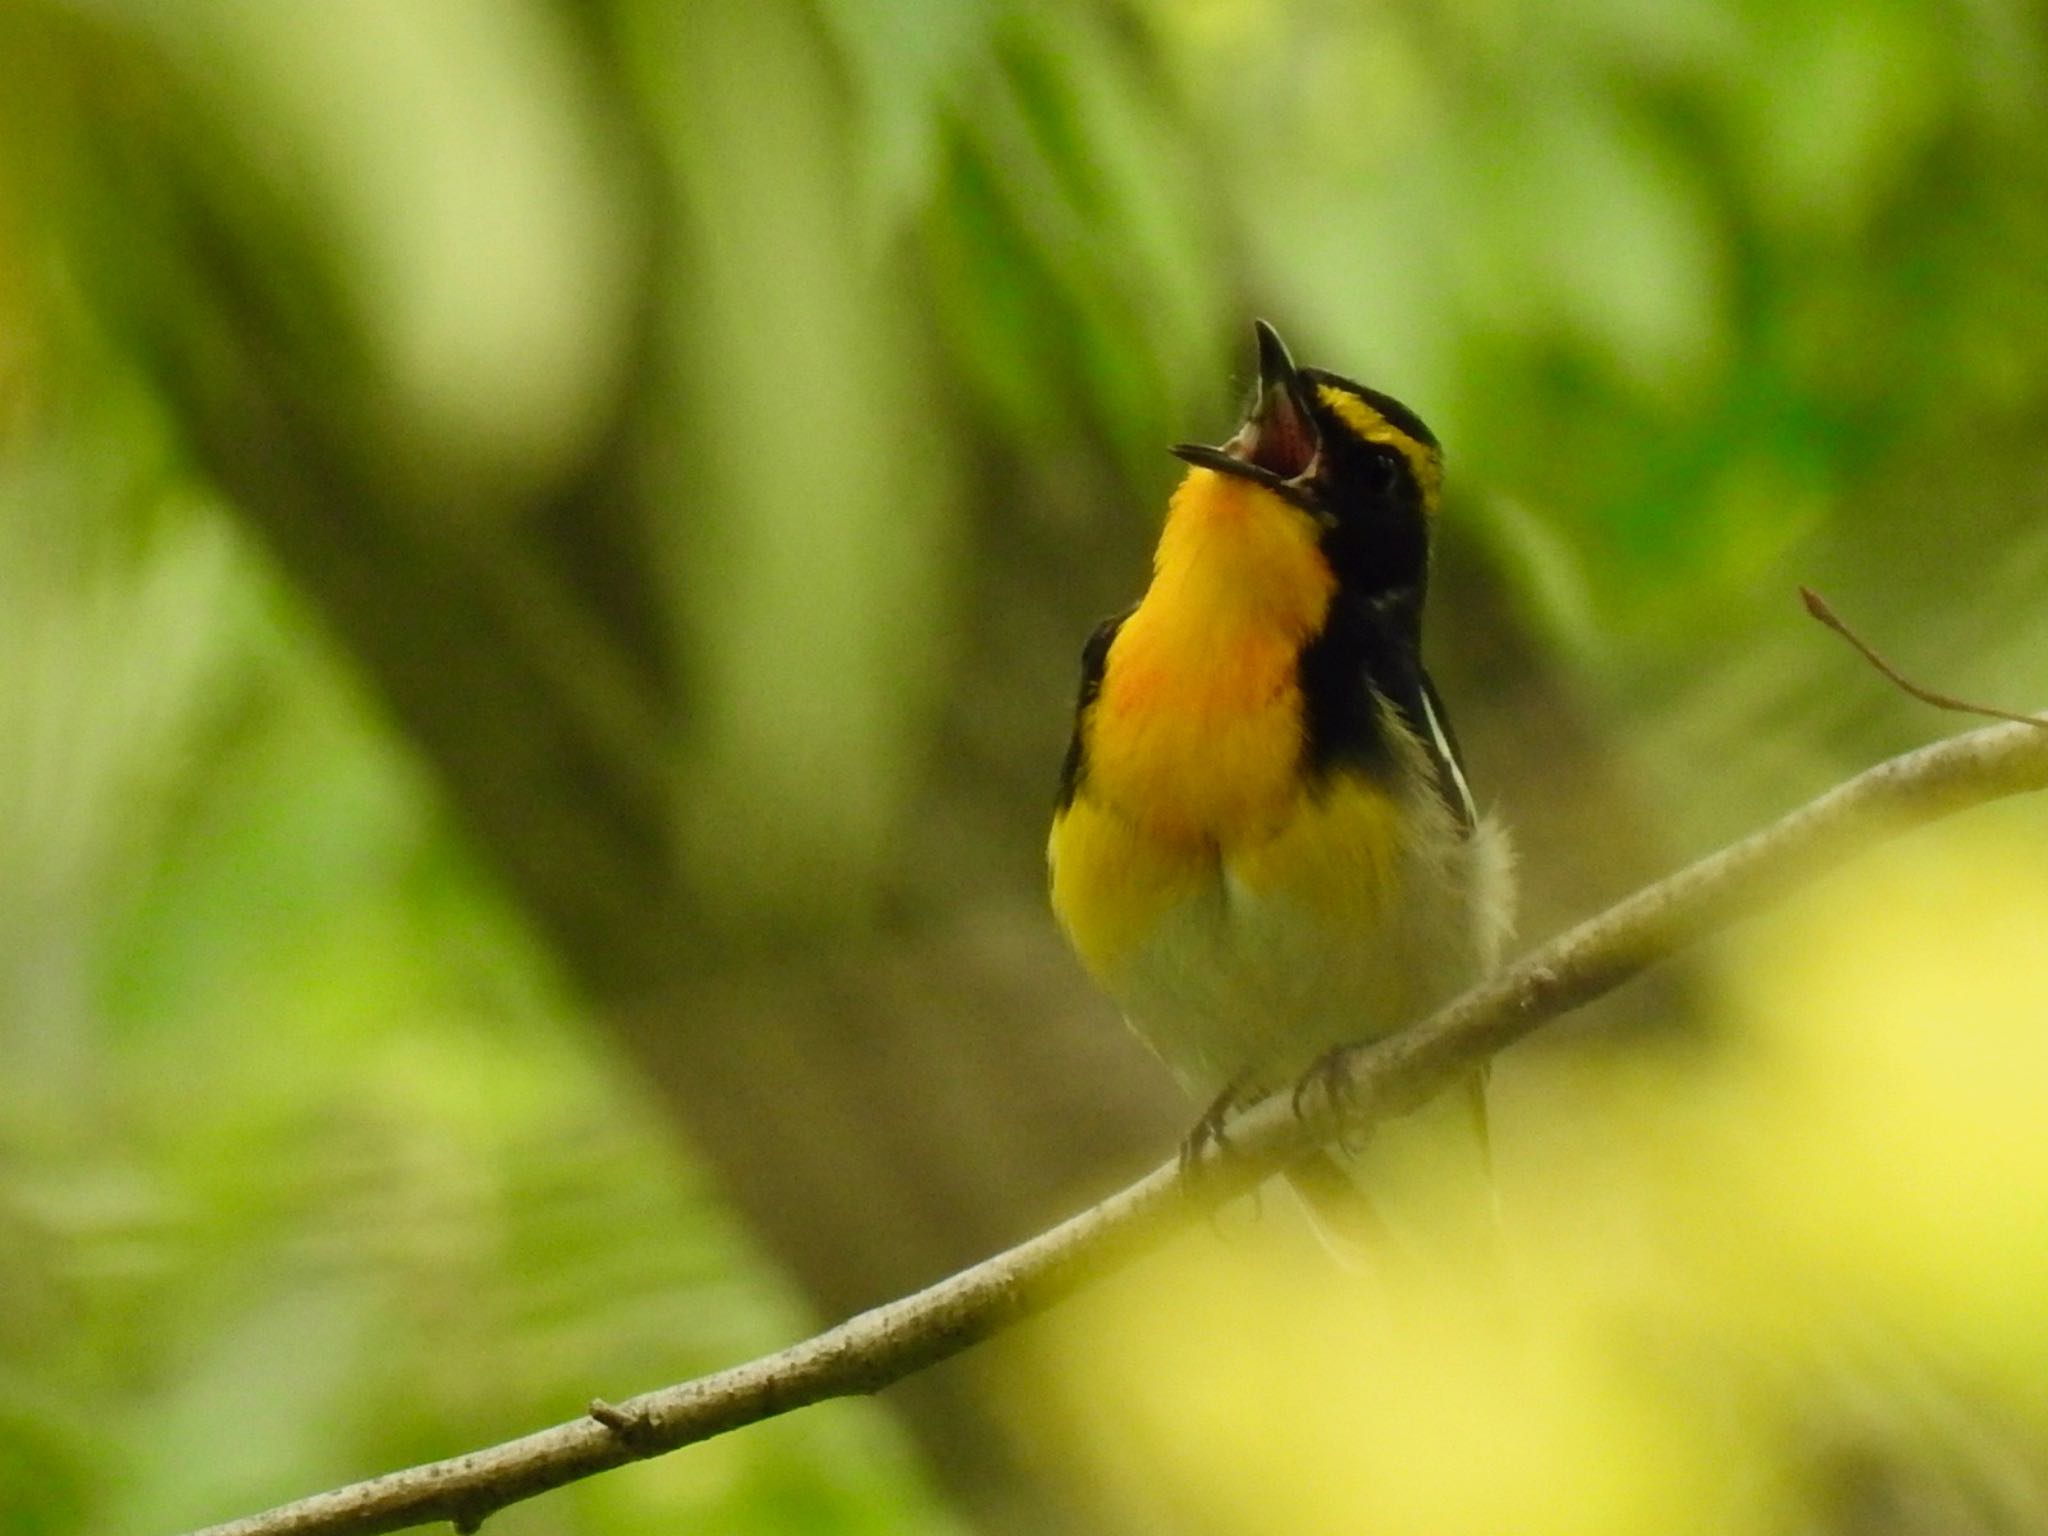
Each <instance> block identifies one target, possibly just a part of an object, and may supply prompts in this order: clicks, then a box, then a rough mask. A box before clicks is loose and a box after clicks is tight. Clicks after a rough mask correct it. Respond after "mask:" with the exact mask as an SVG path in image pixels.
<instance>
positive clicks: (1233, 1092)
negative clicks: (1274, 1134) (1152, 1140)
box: [1180, 1073, 1245, 1179]
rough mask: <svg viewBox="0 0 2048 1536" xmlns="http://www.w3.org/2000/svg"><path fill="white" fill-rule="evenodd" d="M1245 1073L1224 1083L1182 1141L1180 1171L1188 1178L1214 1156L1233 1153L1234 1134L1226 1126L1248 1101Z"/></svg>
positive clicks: (1196, 1173) (1192, 1176) (1194, 1175)
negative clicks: (1231, 1143)
mask: <svg viewBox="0 0 2048 1536" xmlns="http://www.w3.org/2000/svg"><path fill="white" fill-rule="evenodd" d="M1244 1084H1245V1075H1244V1074H1243V1073H1239V1074H1238V1075H1237V1076H1236V1077H1233V1078H1232V1079H1231V1080H1230V1081H1229V1082H1227V1083H1225V1084H1224V1085H1223V1090H1222V1092H1220V1093H1218V1094H1217V1095H1216V1097H1215V1098H1213V1099H1211V1100H1210V1101H1209V1107H1208V1108H1207V1109H1205V1110H1203V1111H1202V1113H1201V1117H1200V1118H1199V1119H1197V1120H1196V1121H1195V1123H1194V1125H1193V1126H1192V1127H1191V1128H1190V1129H1189V1131H1188V1133H1187V1135H1186V1136H1184V1137H1182V1138H1181V1144H1180V1174H1181V1177H1182V1178H1184V1179H1192V1178H1195V1177H1197V1176H1198V1175H1199V1174H1200V1173H1201V1172H1202V1169H1203V1167H1204V1166H1205V1165H1206V1162H1207V1160H1208V1159H1209V1158H1210V1157H1212V1156H1213V1157H1217V1158H1222V1157H1227V1156H1228V1155H1229V1153H1230V1137H1229V1134H1228V1133H1227V1132H1226V1131H1225V1130H1224V1125H1225V1123H1226V1122H1227V1121H1228V1120H1229V1119H1230V1116H1231V1114H1232V1112H1233V1111H1235V1110H1236V1109H1237V1107H1238V1106H1239V1105H1240V1104H1241V1103H1243V1102H1244Z"/></svg>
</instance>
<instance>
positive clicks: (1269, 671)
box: [1049, 468, 1393, 980]
mask: <svg viewBox="0 0 2048 1536" xmlns="http://www.w3.org/2000/svg"><path fill="white" fill-rule="evenodd" d="M1334 588H1335V581H1334V578H1333V577H1332V575H1331V573H1330V570H1329V567H1328V564H1327V563H1326V562H1325V561H1324V559H1323V557H1322V553H1321V551H1320V549H1319V548H1318V545H1317V538H1316V530H1315V526H1314V524H1313V523H1312V522H1311V521H1310V520H1309V518H1308V517H1307V515H1306V514H1304V513H1303V512H1301V511H1300V510H1299V509H1298V508H1296V507H1294V506H1292V505H1290V504H1289V503H1287V502H1285V501H1283V500H1282V499H1280V498H1279V497H1277V496H1274V495H1272V494H1271V493H1270V492H1268V491H1266V490H1264V489H1262V488H1261V487H1259V486H1256V485H1253V484H1250V483H1248V482H1246V481H1243V480H1240V479H1236V478H1233V477H1229V476H1224V475H1218V474H1216V473H1214V472H1213V471H1210V470H1206V469H1199V468H1197V469H1193V470H1191V471H1190V472H1189V474H1188V476H1187V478H1186V480H1185V481H1184V482H1183V483H1182V485H1181V488H1180V490H1179V491H1178V492H1177V493H1176V495H1175V497H1174V500H1173V504H1172V506H1171V508H1170V510H1169V513H1168V519H1167V526H1166V530H1165V532H1164V533H1163V535H1162V536H1161V539H1160V544H1159V552H1158V555H1157V556H1156V558H1155V561H1154V572H1153V579H1152V583H1151V585H1150V587H1149V588H1148V589H1147V591H1146V594H1145V598H1144V601H1143V602H1141V603H1140V604H1139V605H1138V607H1137V608H1136V609H1135V610H1134V611H1133V612H1132V614H1131V615H1130V617H1129V618H1127V619H1126V620H1125V621H1124V623H1123V625H1122V627H1121V628H1120V629H1119V630H1118V632H1117V636H1116V639H1115V640H1114V642H1113V643H1112V644H1111V646H1110V649H1109V653H1108V655H1107V657H1106V658H1105V661H1104V666H1103V675H1102V685H1101V689H1100V691H1099V693H1098V695H1097V698H1096V702H1095V705H1094V707H1093V708H1092V710H1091V711H1090V712H1089V716H1088V718H1087V720H1086V721H1085V722H1084V730H1083V742H1084V748H1085V762H1086V771H1085V773H1084V775H1083V778H1082V780H1081V786H1080V790H1079V793H1078V794H1077V795H1076V796H1075V798H1074V800H1073V802H1072V803H1071V804H1070V805H1069V806H1068V807H1067V808H1066V810H1065V811H1063V812H1062V813H1061V815H1060V816H1059V817H1058V818H1057V819H1056V821H1055V823H1054V826H1053V835H1052V843H1051V847H1050V849H1049V853H1050V856H1051V865H1052V885H1053V889H1052V899H1053V906H1054V909H1055V911H1056V912H1057V913H1058V915H1059V918H1060V921H1061V923H1062V925H1063V926H1064V927H1065V928H1066V930H1067V933H1068V936H1069V937H1070V938H1071V939H1072V941H1073V943H1074V945H1075V947H1076V949H1077V950H1079V951H1080V953H1081V956H1082V959H1083V960H1084V961H1085V962H1086V963H1087V964H1088V966H1089V969H1090V970H1092V971H1094V972H1095V973H1096V974H1097V975H1098V976H1099V977H1103V978H1104V979H1105V980H1107V979H1109V978H1110V977H1111V975H1112V974H1113V973H1114V972H1115V971H1116V969H1117V967H1118V966H1119V964H1120V963H1121V961H1122V959H1123V958H1124V957H1126V956H1128V955H1129V954H1130V953H1131V952H1132V951H1133V949H1134V948H1135V947H1137V946H1139V945H1140V944H1142V943H1143V942H1144V940H1145V938H1146V936H1147V935H1148V933H1150V932H1151V931H1152V930H1153V929H1154V927H1155V926H1156V925H1157V924H1158V923H1159V921H1160V920H1161V918H1162V916H1163V915H1164V914H1166V913H1169V912H1171V911H1173V910H1175V909H1177V908H1180V907H1182V906H1183V905H1184V904H1186V903H1187V902H1189V901H1191V900H1201V899H1206V896H1207V894H1208V893H1210V892H1212V891H1213V889H1214V888H1215V887H1216V886H1217V885H1218V883H1219V882H1224V881H1234V882H1239V883H1241V884H1242V886H1243V887H1244V889H1246V890H1247V891H1249V892H1253V893H1261V894H1276V895H1280V896H1281V897H1282V898H1283V899H1288V900H1292V899H1294V897H1296V896H1298V897H1299V899H1300V900H1301V901H1302V902H1303V903H1305V904H1307V906H1308V907H1309V908H1313V909H1316V910H1325V911H1327V912H1328V913H1329V914H1330V916H1331V919H1332V921H1333V922H1335V923H1339V924H1341V923H1345V922H1354V921H1361V920H1363V919H1364V918H1365V917H1366V916H1368V915H1369V913H1370V911H1371V910H1372V909H1373V908H1374V907H1376V906H1377V905H1378V903H1379V902H1380V901H1381V900H1382V899H1383V897H1384V895H1385V891H1386V887H1387V880H1388V878H1389V871H1390V868H1391V864H1392V857H1393V855H1392V847H1393V845H1392V828H1393V816H1392V811H1391V805H1390V803H1389V802H1388V801H1387V799H1386V797H1385V796H1384V794H1383V793H1381V792H1380V791H1379V790H1378V789H1377V787H1375V786H1372V785H1370V784H1366V783H1364V782H1363V781H1356V782H1353V781H1347V782H1346V783H1344V784H1342V785H1335V786H1324V787H1321V788H1319V789H1317V790H1316V791H1315V792H1314V793H1311V790H1310V786H1309V785H1308V784H1307V783H1306V782H1305V780H1304V777H1303V763H1304V746H1305V735H1304V733H1305V720H1304V712H1303V702H1302V697H1301V691H1300V684H1299V662H1300V655H1301V648H1302V647H1303V646H1304V645H1305V644H1307V643H1308V641H1309V640H1310V639H1311V638H1312V637H1313V636H1314V634H1315V633H1316V631H1317V630H1318V629H1319V628H1320V626H1321V624H1322V622H1323V618H1324V615H1325V613H1326V611H1327V609H1328V606H1329V602H1330V598H1331V595H1332V593H1333V591H1334Z"/></svg>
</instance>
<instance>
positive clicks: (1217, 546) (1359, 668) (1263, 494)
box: [1048, 321, 1512, 1230]
mask: <svg viewBox="0 0 2048 1536" xmlns="http://www.w3.org/2000/svg"><path fill="white" fill-rule="evenodd" d="M1257 333H1258V343H1259V381H1258V392H1257V395H1256V397H1255V398H1254V400H1253V401H1252V405H1251V408H1250V410H1249V412H1248V413H1247V415H1246V417H1245V419H1244V422H1243V424H1242V425H1241V426H1240V427H1239V428H1238V430H1237V432H1236V434H1235V435H1234V436H1233V437H1231V439H1230V440H1229V441H1228V442H1226V443H1224V444H1223V445H1222V446H1221V447H1214V448H1212V447H1205V446H1200V445H1195V444H1183V445H1181V446H1179V447H1177V448H1175V449H1174V450H1173V452H1174V453H1175V454H1176V455H1177V456H1178V457H1180V458H1182V459H1184V460H1186V461H1187V463H1188V465H1189V466H1190V467H1189V469H1188V472H1187V474H1186V476H1185V477H1184V478H1183V479H1182V481H1181V483H1180V486H1179V488H1178V489H1177V490H1175V492H1174V493H1173V498H1172V501H1171V503H1170V504H1169V506H1168V508H1167V514H1166V525H1165V528H1164V530H1163V532H1162V533H1161V535H1160V538H1159V545H1158V550H1157V552H1156V554H1155V555H1154V557H1153V563H1152V580H1151V584H1150V585H1149V586H1148V587H1147V588H1146V590H1145V594H1144V597H1143V598H1142V599H1141V600H1140V601H1139V602H1138V604H1137V605H1136V606H1135V607H1134V608H1131V609H1130V610H1129V611H1127V612H1125V613H1123V614H1121V615H1119V616H1117V617H1115V618H1112V619H1110V620H1108V621H1107V622H1105V623H1104V624H1103V625H1102V626H1101V627H1100V628H1098V629H1097V630H1096V631H1095V633H1094V634H1093V635H1092V636H1091V637H1090V638H1089V641H1088V644H1087V647H1086V649H1085V650H1084V652H1083V655H1082V675H1081V696H1080V703H1079V706H1078V708H1077V710H1076V713H1075V718H1074V733H1073V740H1072V743H1071V745H1070V746H1069V748H1068V751H1067V757H1066V763H1065V765H1064V768H1063V771H1062V773H1061V778H1060V790H1059V801H1058V809H1057V812H1056V813H1055V816H1054V820H1053V826H1052V839H1051V844H1050V847H1049V849H1048V855H1049V861H1050V865H1051V878H1052V902H1053V908H1054V910H1055V912H1056V913H1057V914H1058V917H1059V921H1060V924H1061V926H1062V927H1063V928H1064V929H1065V931H1066V934H1067V937H1068V938H1069V940H1070V941H1071V942H1072V943H1073V946H1074V948H1075V949H1076V950H1077V951H1078V952H1079V954H1080V957H1081V959H1082V961H1083V963H1084V964H1085V965H1086V966H1087V968H1088V970H1089V971H1090V972H1091V973H1092V974H1093V975H1094V977H1095V978H1096V980H1097V981H1098V982H1100V983H1101V985H1102V986H1103V987H1104V988H1105V989H1106V990H1107V991H1108V992H1109V993H1110V995H1111V996H1112V997H1113V998H1114V999H1115V1000H1116V1002H1117V1003H1118V1004H1119V1005H1120V1006H1121V1007H1122V1009H1123V1010H1124V1012H1125V1014H1126V1016H1127V1017H1128V1018H1129V1019H1130V1021H1131V1023H1132V1025H1133V1026H1135V1028H1136V1029H1137V1031H1138V1033H1139V1034H1140V1035H1141V1036H1142V1037H1143V1038H1144V1040H1145V1041H1146V1042H1147V1043H1148V1044H1149V1045H1150V1046H1151V1047H1152V1048H1153V1050H1154V1051H1155V1052H1157V1053H1158V1055H1159V1056H1160V1057H1162V1058H1163V1059H1164V1060H1165V1062H1166V1063H1167V1065H1168V1066H1169V1067H1170V1068H1171V1069H1172V1070H1173V1071H1174V1073H1175V1074H1176V1075H1177V1076H1178V1077H1179V1078H1180V1079H1181V1081H1182V1083H1183V1085H1184V1086H1185V1087H1187V1088H1188V1089H1189V1091H1191V1092H1192V1093H1194V1094H1196V1095H1197V1096H1199V1097H1200V1098H1202V1099H1203V1100H1204V1101H1205V1102H1207V1103H1208V1104H1209V1105H1210V1109H1209V1112H1208V1113H1206V1114H1205V1115H1204V1117H1203V1120H1202V1122H1201V1123H1200V1124H1198V1125H1197V1127H1196V1135H1195V1139H1194V1143H1193V1144H1194V1145H1195V1146H1196V1147H1197V1148H1199V1145H1200V1141H1201V1138H1203V1137H1204V1136H1213V1135H1214V1134H1215V1133H1216V1131H1217V1129H1218V1127H1219V1126H1220V1124H1221V1116H1222V1114H1223V1113H1224V1112H1225V1111H1227V1109H1228V1108H1229V1107H1230V1105H1231V1104H1232V1102H1234V1101H1235V1100H1237V1099H1238V1098H1240V1097H1242V1096H1245V1095H1248V1094H1251V1093H1254V1092H1260V1091H1264V1090H1268V1089H1271V1088H1274V1087H1277V1086H1279V1085H1281V1084H1284V1083H1286V1082H1288V1081H1289V1080H1291V1079H1292V1078H1293V1077H1295V1076H1296V1075H1297V1074H1299V1073H1300V1072H1301V1071H1302V1070H1304V1069H1305V1068H1306V1067H1307V1066H1308V1065H1309V1064H1310V1063H1312V1062H1313V1061H1314V1060H1315V1058H1316V1057H1318V1056H1319V1055H1320V1054H1322V1053H1323V1052H1324V1051H1326V1050H1327V1049H1328V1048H1330V1047H1331V1046H1333V1045H1336V1044H1339V1043H1340V1042H1345V1041H1352V1040H1359V1039H1365V1038H1370V1037H1373V1036H1375V1035H1380V1034H1384V1033H1386V1032H1388V1031H1391V1030H1393V1029H1396V1028H1398V1027H1400V1026H1401V1025H1403V1024H1405V1023H1408V1022H1411V1021H1413V1020H1415V1019H1417V1018H1419V1017H1420V1016H1421V1015H1422V1014H1423V1013H1424V1012H1425V1011H1426V1010H1428V1009H1429V1008H1430V1007H1431V1006H1433V1005H1435V1004H1437V1003H1440V1002H1442V1001H1444V1000H1446V999H1447V998H1449V997H1450V996H1452V995H1453V994H1455V993H1456V992H1457V991H1459V990H1461V989H1462V988H1464V987H1466V986H1467V985H1469V984H1470V983H1471V982H1473V981H1474V980H1476V979H1477V978H1478V977H1479V976H1480V975H1481V974H1482V973H1483V972H1484V971H1485V970H1487V969H1489V968H1491V966H1492V965H1493V964H1494V962H1495V958H1496V955H1497V951H1498V949H1499V947H1500V944H1501V943H1502V941H1503V939H1504V937H1505V931H1506V927H1507V924H1508V920H1509V911H1510V907H1511V905H1512V896H1511V881H1510V878H1509V868H1508V864H1509V861H1508V855H1507V849H1506V841H1505V838H1504V837H1503V835H1502V834H1501V832H1500V830H1499V828H1498V827H1497V826H1496V825H1495V824H1494V823H1493V822H1492V821H1491V820H1489V819H1487V818H1485V817H1482V816H1481V815H1480V814H1479V812H1478V810H1477V809H1476V807H1475V805H1474V803H1473V798H1472V794H1471V791H1470V789H1469V788H1468V787H1467V784H1466V780H1465V772H1464V768H1463V765H1462V764H1461V762H1460V760H1459V756H1458V749H1457V744H1456V740H1455V738H1454V737H1453V736H1452V734H1451V726H1450V721H1449V719H1448V718H1447V716H1446V715H1445V713H1444V707H1443V703H1442V701H1441V700H1440V699H1439V698H1438V696H1437V693H1436V689H1435V688H1434V686H1433V685H1432V684H1431V682H1430V680H1429V674H1428V673H1427V672H1426V671H1425V670H1424V669H1423V665H1422V611H1423V598H1424V595H1425V592H1426V590H1427V587H1428V580H1429V563H1430V541H1431V532H1432V528H1431V524H1432V521H1433V519H1434V517H1435V515H1436V510H1437V504H1438V498H1439V494H1440V490H1441V486H1442V479H1443V460H1442V455H1441V452H1440V450H1439V448H1438V445H1437V440H1436V438H1435V436H1434V435H1433V434H1432V433H1431V432H1430V430H1429V428H1428V427H1427V426H1425V425H1424V424H1423V422H1422V420H1421V418H1419V417H1418V416H1416V414H1415V413H1414V412H1413V411H1411V410H1409V409H1408V408H1407V407H1406V406H1403V405H1402V404H1401V403H1400V402H1399V401H1397V400H1394V399H1392V398H1390V397H1389V396H1387V395H1384V394H1381V393H1380V392H1379V391H1377V390H1373V389H1368V388H1366V387H1364V386H1363V385H1360V384H1355V383H1353V382H1351V381H1350V380H1349V379H1344V378H1340V377H1338V376H1337V375H1335V374H1331V373H1325V372H1323V371H1322V370H1320V369H1314V368H1296V367H1295V366H1294V363H1293V361H1292V359H1290V358H1289V356H1288V353H1287V348H1286V347H1285V346H1284V345H1283V344H1282V342H1281V340H1280V337H1279V336H1278V334H1277V333H1276V332H1275V331H1274V330H1273V328H1272V327H1271V326H1269V325H1267V324H1265V323H1264V322H1263V321H1261V322H1258V324H1257ZM1483 1091H1484V1090H1483V1086H1482V1085H1480V1084H1478V1083H1475V1084H1474V1085H1473V1095H1472V1098H1471V1101H1470V1102H1471V1104H1472V1107H1473V1108H1474V1109H1476V1110H1477V1111H1478V1112H1479V1114H1480V1117H1481V1118H1480V1119H1479V1121H1478V1129H1479V1131H1480V1133H1481V1136H1482V1138H1483V1135H1484V1119H1483V1114H1484V1100H1483ZM1331 1172H1332V1168H1331V1166H1330V1165H1327V1164H1323V1163H1320V1162H1318V1163H1317V1164H1316V1165H1315V1166H1313V1167H1311V1166H1307V1165H1304V1166H1303V1167H1301V1168H1298V1169H1296V1170H1294V1171H1293V1173H1292V1174H1291V1177H1292V1178H1293V1179H1294V1182H1295V1183H1296V1184H1297V1186H1299V1187H1301V1188H1302V1189H1303V1193H1304V1194H1305V1195H1307V1196H1308V1197H1309V1200H1310V1204H1311V1205H1313V1206H1317V1207H1319V1208H1323V1209H1324V1210H1325V1214H1326V1215H1328V1214H1330V1213H1329V1211H1328V1209H1327V1208H1328V1207H1329V1206H1330V1205H1331V1204H1333V1203H1335V1200H1336V1195H1335V1185H1334V1184H1333V1182H1332V1181H1331V1180H1330V1179H1329V1178H1328V1175H1329V1174H1330V1173H1331ZM1343 1187H1344V1188H1345V1189H1346V1190H1347V1191H1348V1190H1349V1185H1348V1183H1346V1184H1345V1185H1344V1186H1343ZM1319 1188H1320V1193H1319ZM1354 1230H1355V1227H1354Z"/></svg>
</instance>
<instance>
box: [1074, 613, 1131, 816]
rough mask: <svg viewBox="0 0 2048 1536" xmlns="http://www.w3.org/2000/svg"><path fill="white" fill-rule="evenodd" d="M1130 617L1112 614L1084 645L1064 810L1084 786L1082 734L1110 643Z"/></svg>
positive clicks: (1100, 688)
mask: <svg viewBox="0 0 2048 1536" xmlns="http://www.w3.org/2000/svg"><path fill="white" fill-rule="evenodd" d="M1130 616H1131V610H1130V609H1128V608H1126V609H1125V610H1124V611H1123V612H1122V613H1117V614H1112V615H1110V617H1108V618H1106V619H1104V620H1103V621H1102V622H1101V623H1100V624H1098V625H1096V626H1095V633H1094V634H1092V635H1090V636H1089V637H1088V643H1087V644H1086V645H1084V646H1082V647H1081V696H1080V698H1079V699H1077V700H1076V701H1075V703H1074V734H1073V735H1072V736H1071V737H1070V738H1068V741H1067V756H1066V760H1065V761H1064V762H1062V763H1061V764H1060V793H1059V800H1058V802H1057V803H1058V805H1059V808H1060V809H1061V810H1065V809H1066V808H1067V807H1068V806H1070V805H1072V804H1073V803H1074V793H1075V791H1076V790H1078V789H1079V788H1080V787H1081V776H1082V775H1083V774H1084V773H1085V772H1086V771H1087V767H1088V763H1087V747H1086V745H1085V743H1084V742H1083V740H1082V737H1083V734H1084V731H1085V727H1086V725H1087V722H1088V710H1089V708H1090V707H1091V706H1092V705H1093V704H1094V703H1095V696H1096V695H1097V694H1099V693H1100V692H1102V669H1103V666H1104V664H1105V663H1106V662H1107V661H1108V660H1109V643H1110V642H1111V641H1112V640H1114V639H1116V632H1117V630H1119V629H1120V628H1122V627H1123V622H1124V620H1125V619H1127V618H1129V617H1130Z"/></svg>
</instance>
